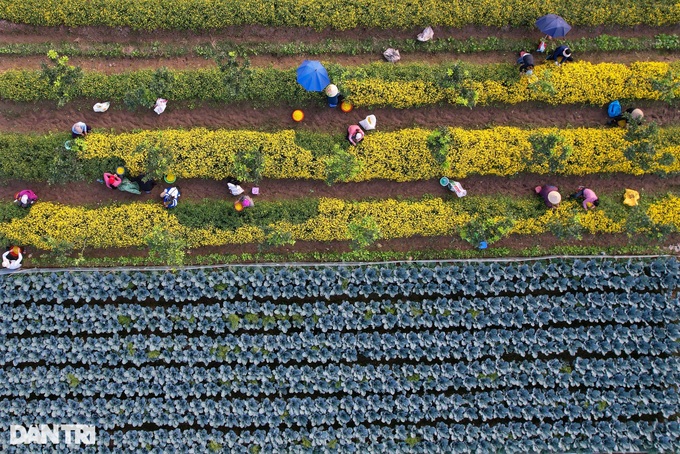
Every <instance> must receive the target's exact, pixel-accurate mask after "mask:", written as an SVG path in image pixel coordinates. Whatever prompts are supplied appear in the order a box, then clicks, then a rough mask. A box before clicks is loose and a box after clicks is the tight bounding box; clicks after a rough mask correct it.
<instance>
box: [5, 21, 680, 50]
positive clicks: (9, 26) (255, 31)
mask: <svg viewBox="0 0 680 454" xmlns="http://www.w3.org/2000/svg"><path fill="white" fill-rule="evenodd" d="M433 30H434V36H435V38H456V39H467V38H486V37H488V36H497V37H499V38H526V37H527V36H535V37H536V39H537V40H538V39H539V38H540V37H541V34H540V32H539V31H538V30H537V29H535V28H533V27H532V28H510V27H503V28H500V29H499V28H496V27H477V26H466V27H462V28H452V27H433ZM421 31H422V28H417V29H416V28H413V29H408V30H394V29H375V28H365V27H363V28H356V29H352V30H342V31H339V30H322V31H316V30H313V29H311V28H292V27H264V26H260V25H250V26H248V25H246V26H233V27H226V28H223V29H219V30H210V31H204V32H198V33H197V32H190V31H181V32H177V31H153V32H145V31H134V30H131V29H129V28H126V27H115V28H111V27H73V28H70V27H35V26H30V25H22V24H13V23H10V22H7V21H0V39H1V40H2V42H5V43H17V42H22V43H31V42H32V43H40V42H60V41H64V42H71V41H74V42H83V43H87V42H105V43H106V42H118V43H137V42H150V43H153V42H155V41H158V42H160V43H164V42H173V43H176V44H186V45H191V44H198V43H203V42H206V41H222V40H231V41H233V42H236V43H244V42H261V41H275V42H277V41H282V42H283V41H285V42H292V41H298V42H321V41H325V40H327V39H370V38H375V39H406V38H415V37H416V35H417V34H418V33H420V32H421ZM659 33H665V34H680V24H678V25H674V26H665V27H651V26H646V25H638V26H634V27H618V26H599V27H574V28H572V30H571V31H570V32H569V38H571V39H578V38H582V37H594V36H599V35H602V34H608V35H613V36H621V37H648V36H654V35H657V34H659ZM178 35H179V36H178Z"/></svg>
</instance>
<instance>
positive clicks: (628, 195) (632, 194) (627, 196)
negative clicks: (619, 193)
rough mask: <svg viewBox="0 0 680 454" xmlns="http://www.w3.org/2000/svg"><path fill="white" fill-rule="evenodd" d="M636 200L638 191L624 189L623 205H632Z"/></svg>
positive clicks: (638, 196)
mask: <svg viewBox="0 0 680 454" xmlns="http://www.w3.org/2000/svg"><path fill="white" fill-rule="evenodd" d="M638 200H640V193H639V192H637V191H635V190H633V189H626V192H624V193H623V204H624V205H628V206H629V207H634V206H636V205H637V204H638Z"/></svg>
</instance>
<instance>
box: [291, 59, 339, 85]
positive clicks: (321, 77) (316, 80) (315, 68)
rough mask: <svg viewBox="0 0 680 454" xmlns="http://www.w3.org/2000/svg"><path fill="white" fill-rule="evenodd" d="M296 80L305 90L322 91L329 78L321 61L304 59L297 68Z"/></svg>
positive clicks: (329, 81)
mask: <svg viewBox="0 0 680 454" xmlns="http://www.w3.org/2000/svg"><path fill="white" fill-rule="evenodd" d="M297 82H298V83H299V84H300V85H302V87H303V88H304V89H305V90H307V91H323V89H324V88H326V86H327V85H328V84H329V83H331V80H330V78H329V77H328V72H327V71H326V68H324V67H323V65H322V64H321V62H319V61H316V60H305V61H303V62H302V64H301V65H300V67H299V68H298V69H297Z"/></svg>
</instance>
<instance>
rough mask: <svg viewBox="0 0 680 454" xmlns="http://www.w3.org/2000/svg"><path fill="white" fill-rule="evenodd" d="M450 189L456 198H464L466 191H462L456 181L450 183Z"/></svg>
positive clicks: (461, 187)
mask: <svg viewBox="0 0 680 454" xmlns="http://www.w3.org/2000/svg"><path fill="white" fill-rule="evenodd" d="M450 188H451V190H452V191H453V192H455V193H456V195H457V196H458V197H465V196H466V195H467V191H466V190H465V189H463V186H461V184H460V183H458V182H457V181H452V182H451V184H450Z"/></svg>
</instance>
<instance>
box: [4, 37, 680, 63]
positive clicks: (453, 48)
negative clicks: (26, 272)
mask: <svg viewBox="0 0 680 454" xmlns="http://www.w3.org/2000/svg"><path fill="white" fill-rule="evenodd" d="M563 42H564V43H565V44H567V45H568V46H569V47H571V48H572V49H573V50H574V51H576V52H577V53H578V54H579V56H580V55H583V54H584V53H586V52H632V51H638V52H639V51H675V50H680V36H678V35H676V34H658V35H656V36H654V37H634V38H628V37H625V36H612V35H607V34H603V35H600V36H597V37H595V38H585V37H584V38H578V39H568V37H567V39H565V40H564V41H563ZM536 44H537V43H536V39H528V38H527V39H512V38H498V37H496V36H488V37H486V38H467V39H458V38H437V37H435V38H434V39H432V40H430V41H427V42H424V43H423V42H420V41H418V40H416V39H397V38H393V39H327V40H325V41H323V42H309V43H305V42H290V43H277V42H255V43H235V42H233V41H230V40H221V41H217V42H216V43H214V44H213V43H208V42H205V43H201V44H196V45H194V46H187V45H182V44H177V43H161V42H160V41H154V42H151V43H132V44H130V43H125V44H123V43H96V42H93V43H87V44H86V45H85V44H81V43H77V42H44V43H6V44H0V55H6V56H15V57H26V56H35V55H43V56H44V55H46V54H47V52H48V51H49V50H56V51H57V52H58V53H59V54H62V55H68V56H69V57H90V58H140V59H144V58H173V57H185V56H190V55H194V56H198V57H203V58H206V59H212V58H216V57H217V56H219V55H221V54H224V53H228V52H231V51H236V52H238V53H239V54H241V55H244V54H245V55H249V56H255V55H272V56H277V57H283V56H295V55H301V54H304V55H362V54H379V53H382V52H383V51H384V50H385V49H387V48H388V47H392V48H395V49H399V50H400V51H401V52H403V53H410V52H426V53H432V54H435V53H443V52H456V53H463V54H473V53H481V52H516V51H517V50H518V49H532V48H533V47H534V46H536Z"/></svg>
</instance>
